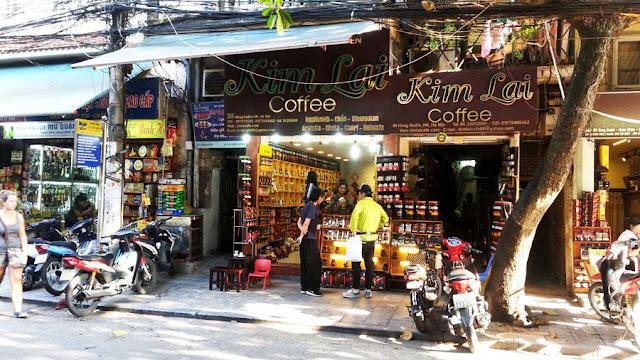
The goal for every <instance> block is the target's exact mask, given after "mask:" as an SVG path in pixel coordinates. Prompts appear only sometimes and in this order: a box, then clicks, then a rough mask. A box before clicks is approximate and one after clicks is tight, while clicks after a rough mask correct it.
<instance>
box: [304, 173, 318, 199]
mask: <svg viewBox="0 0 640 360" xmlns="http://www.w3.org/2000/svg"><path fill="white" fill-rule="evenodd" d="M319 188H320V187H319V186H318V174H316V172H315V171H309V172H308V173H307V185H306V186H305V188H304V203H305V204H307V203H308V202H309V201H310V197H311V193H312V192H313V189H319Z"/></svg>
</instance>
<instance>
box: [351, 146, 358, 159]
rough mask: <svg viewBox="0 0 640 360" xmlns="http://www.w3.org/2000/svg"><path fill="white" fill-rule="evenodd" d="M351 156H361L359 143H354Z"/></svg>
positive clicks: (355, 157)
mask: <svg viewBox="0 0 640 360" xmlns="http://www.w3.org/2000/svg"><path fill="white" fill-rule="evenodd" d="M351 157H352V158H354V159H357V158H359V157H360V147H359V146H358V145H357V144H353V146H352V147H351Z"/></svg>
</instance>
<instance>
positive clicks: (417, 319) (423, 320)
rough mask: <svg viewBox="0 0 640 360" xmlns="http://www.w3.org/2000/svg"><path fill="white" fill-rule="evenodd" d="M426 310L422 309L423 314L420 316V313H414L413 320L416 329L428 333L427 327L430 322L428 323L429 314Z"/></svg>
mask: <svg viewBox="0 0 640 360" xmlns="http://www.w3.org/2000/svg"><path fill="white" fill-rule="evenodd" d="M425 312H426V311H425V310H424V309H422V315H420V316H418V315H414V316H412V318H413V322H414V323H415V324H416V329H418V331H420V332H421V333H426V332H427V328H428V326H427V325H428V324H427V314H426V313H425Z"/></svg>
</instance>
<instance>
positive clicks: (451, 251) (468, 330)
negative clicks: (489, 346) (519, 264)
mask: <svg viewBox="0 0 640 360" xmlns="http://www.w3.org/2000/svg"><path fill="white" fill-rule="evenodd" d="M471 253H476V254H479V253H481V251H479V250H476V249H473V248H472V247H471V244H469V243H466V242H463V241H462V240H460V239H458V238H455V237H450V238H448V239H445V240H444V241H443V251H442V256H443V259H444V258H447V263H446V264H444V269H445V271H443V278H444V288H443V289H444V292H445V293H446V294H448V299H447V314H448V319H449V327H450V329H451V330H452V331H453V333H454V334H455V335H458V336H461V335H463V334H466V337H467V342H468V343H469V350H471V352H473V353H475V352H477V351H478V350H479V349H478V336H477V333H476V331H477V329H481V330H486V329H487V327H488V326H489V323H490V322H491V315H490V314H489V312H488V308H489V306H488V304H487V302H486V301H485V299H484V297H483V296H481V295H480V279H479V278H478V275H477V274H476V273H473V272H471V271H469V270H468V269H469V268H471V266H472V263H473V257H472V255H471ZM443 262H444V261H443ZM465 263H466V264H467V265H466V266H465Z"/></svg>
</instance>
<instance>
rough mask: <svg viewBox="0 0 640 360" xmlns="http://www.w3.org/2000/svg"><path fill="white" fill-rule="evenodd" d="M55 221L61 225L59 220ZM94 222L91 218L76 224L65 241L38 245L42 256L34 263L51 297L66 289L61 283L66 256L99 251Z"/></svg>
mask: <svg viewBox="0 0 640 360" xmlns="http://www.w3.org/2000/svg"><path fill="white" fill-rule="evenodd" d="M46 221H50V220H46ZM55 221H56V222H58V223H59V221H58V220H55ZM94 222H95V219H94V218H90V219H85V220H82V221H79V222H78V223H76V224H74V225H73V226H72V227H71V228H69V231H68V233H67V236H66V237H64V236H63V239H65V241H58V242H50V243H43V244H36V246H35V247H36V250H37V251H38V253H40V254H42V255H41V256H38V258H36V260H35V261H34V264H35V265H36V269H35V271H38V269H39V271H40V278H41V279H42V280H43V284H44V288H45V289H46V290H47V291H48V292H49V293H50V294H51V295H54V296H58V295H60V294H62V292H64V289H65V287H66V283H64V282H62V281H60V274H61V273H62V270H63V268H64V267H63V265H62V258H63V257H64V256H74V255H77V254H82V255H86V254H90V253H92V252H95V251H97V250H98V241H97V240H98V239H97V235H96V233H95V232H93V231H90V229H91V227H92V225H93V223H94ZM38 266H40V267H39V268H38Z"/></svg>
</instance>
